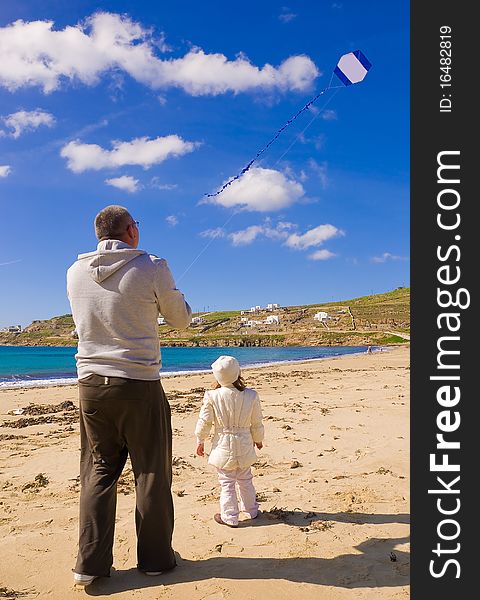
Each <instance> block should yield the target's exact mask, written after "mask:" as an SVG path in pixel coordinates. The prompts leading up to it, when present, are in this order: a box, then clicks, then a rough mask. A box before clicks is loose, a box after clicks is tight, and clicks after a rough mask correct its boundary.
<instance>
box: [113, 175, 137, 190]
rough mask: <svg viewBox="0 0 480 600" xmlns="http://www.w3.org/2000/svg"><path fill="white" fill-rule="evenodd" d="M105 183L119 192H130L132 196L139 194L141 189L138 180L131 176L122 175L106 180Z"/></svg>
mask: <svg viewBox="0 0 480 600" xmlns="http://www.w3.org/2000/svg"><path fill="white" fill-rule="evenodd" d="M105 183H106V184H108V185H111V186H113V187H116V188H118V189H119V190H124V191H125V192H130V193H131V194H133V193H135V192H138V190H139V189H140V186H139V181H138V179H135V178H134V177H132V176H131V175H122V176H121V177H113V178H112V179H105Z"/></svg>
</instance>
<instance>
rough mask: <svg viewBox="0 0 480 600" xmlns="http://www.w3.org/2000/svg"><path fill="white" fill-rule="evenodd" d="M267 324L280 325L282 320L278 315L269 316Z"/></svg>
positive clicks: (266, 320)
mask: <svg viewBox="0 0 480 600" xmlns="http://www.w3.org/2000/svg"><path fill="white" fill-rule="evenodd" d="M265 323H266V324H267V325H279V324H280V319H279V318H278V316H277V315H268V317H267V318H266V319H265Z"/></svg>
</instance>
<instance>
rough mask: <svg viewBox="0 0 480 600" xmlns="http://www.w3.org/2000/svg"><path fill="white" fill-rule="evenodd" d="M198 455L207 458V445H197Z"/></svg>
mask: <svg viewBox="0 0 480 600" xmlns="http://www.w3.org/2000/svg"><path fill="white" fill-rule="evenodd" d="M196 453H197V456H205V444H204V443H203V442H199V443H198V444H197V450H196Z"/></svg>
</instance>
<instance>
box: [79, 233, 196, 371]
mask: <svg viewBox="0 0 480 600" xmlns="http://www.w3.org/2000/svg"><path fill="white" fill-rule="evenodd" d="M67 294H68V298H69V300H70V305H71V307H72V314H73V320H74V322H75V327H76V330H77V333H78V352H77V354H76V359H77V370H78V378H79V379H82V378H83V377H86V376H88V375H91V374H93V373H96V374H98V375H105V376H110V377H126V378H128V379H143V380H155V379H159V378H160V374H159V371H160V368H161V355H160V343H159V339H158V326H157V317H158V315H159V313H160V314H161V315H162V316H163V317H165V320H166V322H167V323H168V324H169V325H170V326H172V327H175V328H176V329H185V328H186V327H188V325H189V324H190V321H191V309H190V307H189V305H188V304H187V303H186V302H185V299H184V297H183V294H182V293H181V292H180V291H179V290H177V289H176V288H175V282H174V280H173V277H172V274H171V273H170V269H169V268H168V265H167V262H166V261H165V260H164V259H163V258H157V257H156V256H152V255H149V254H147V253H146V252H144V251H143V250H136V249H134V248H132V247H131V246H129V245H128V244H126V243H124V242H121V241H118V240H105V241H103V242H100V243H99V244H98V247H97V250H96V252H89V253H87V254H80V255H79V256H78V259H77V261H76V262H75V263H74V264H73V265H72V266H71V267H70V268H69V269H68V271H67Z"/></svg>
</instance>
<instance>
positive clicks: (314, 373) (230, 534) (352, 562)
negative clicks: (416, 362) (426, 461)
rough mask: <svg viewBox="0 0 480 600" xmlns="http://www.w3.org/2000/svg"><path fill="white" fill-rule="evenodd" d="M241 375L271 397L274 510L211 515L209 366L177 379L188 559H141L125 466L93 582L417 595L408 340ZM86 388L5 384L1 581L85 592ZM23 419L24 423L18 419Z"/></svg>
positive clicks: (178, 482) (179, 548)
mask: <svg viewBox="0 0 480 600" xmlns="http://www.w3.org/2000/svg"><path fill="white" fill-rule="evenodd" d="M244 374H245V378H246V381H247V385H250V386H252V387H254V388H255V389H256V390H257V391H258V392H259V394H260V398H261V400H262V407H263V414H264V423H265V428H266V439H265V446H264V449H263V450H262V451H261V452H259V453H258V462H257V463H256V464H255V466H254V481H255V486H256V489H257V494H258V497H259V501H260V504H261V509H262V511H263V514H262V515H261V516H260V517H259V519H258V520H255V522H253V523H251V522H244V523H242V526H241V527H239V528H238V530H229V529H227V528H224V527H222V526H219V525H217V524H216V523H215V522H214V521H213V519H212V516H213V513H214V512H215V511H216V510H217V504H218V483H217V478H216V474H215V473H214V472H213V470H212V468H211V467H209V466H208V465H207V464H206V461H205V460H204V459H200V458H198V457H196V456H195V454H194V442H195V440H194V435H193V430H194V426H195V422H196V419H197V416H198V410H199V408H200V405H201V401H202V397H203V390H204V389H206V388H211V387H212V385H213V381H212V376H211V374H209V373H207V374H198V373H195V374H193V373H192V374H189V375H176V376H173V377H168V378H165V379H164V381H163V384H164V387H165V391H166V393H167V396H168V398H169V401H170V405H171V409H172V425H173V444H174V445H173V454H174V461H173V469H174V480H173V486H172V490H173V498H174V503H175V511H176V521H175V533H174V548H175V550H176V552H177V553H178V554H177V561H178V564H179V566H178V568H177V569H175V570H174V571H173V572H171V573H168V574H165V575H162V576H161V577H160V578H145V576H143V575H141V574H139V573H138V572H137V571H136V569H135V564H136V561H135V532H134V524H133V510H134V495H135V494H134V490H135V486H134V481H133V476H132V472H131V468H130V466H129V464H128V463H127V467H126V468H125V470H124V473H123V474H122V476H121V478H120V481H119V486H118V496H117V500H118V509H117V517H118V518H117V527H116V543H115V549H114V554H115V560H114V567H115V570H114V571H113V572H112V576H111V577H110V578H109V579H101V580H99V581H98V582H95V583H94V584H92V585H95V589H94V588H93V587H92V589H91V593H93V594H94V595H97V596H102V597H103V596H104V595H105V596H111V595H114V596H115V598H118V599H119V600H126V599H128V598H131V596H132V591H133V590H136V589H139V590H140V591H139V592H138V593H140V594H141V597H142V599H145V600H157V599H158V598H159V597H162V598H166V599H167V600H170V599H171V600H173V599H175V600H202V599H203V598H207V597H208V598H219V599H221V598H228V597H233V596H235V597H236V598H238V599H239V600H252V598H254V597H255V598H257V597H262V598H264V599H265V600H278V599H279V598H288V599H289V600H290V599H292V600H300V599H301V600H316V599H317V598H318V597H322V598H325V599H326V600H344V599H348V600H353V599H354V600H359V599H361V600H371V599H373V600H377V599H382V600H384V599H388V600H390V599H391V600H393V599H395V600H397V599H400V598H401V599H406V598H408V594H409V591H408V584H409V552H408V548H409V546H408V541H409V525H408V522H409V516H408V512H409V480H408V477H409V408H408V386H409V350H408V348H407V347H399V348H395V349H392V350H389V351H388V352H378V353H373V354H367V353H361V354H356V355H348V356H341V357H335V358H329V359H320V360H318V359H317V360H309V361H303V362H299V363H295V364H283V365H275V366H274V367H254V368H249V369H245V373H244ZM76 388H77V386H76V385H70V386H61V387H49V388H42V389H39V388H31V389H14V390H2V391H1V392H0V398H1V399H2V409H1V410H2V423H1V424H0V489H1V490H2V504H1V505H0V552H1V553H2V556H4V557H5V560H4V561H2V563H1V564H0V580H1V582H2V585H4V586H6V587H7V588H8V589H9V590H17V591H19V592H21V591H25V590H28V591H29V593H31V594H32V596H36V597H41V598H43V597H49V598H51V599H52V600H70V599H72V600H73V599H75V598H78V594H79V592H78V591H75V590H74V589H73V588H72V581H71V579H72V577H71V570H70V569H71V567H72V566H73V563H74V557H75V553H76V538H77V514H78V493H79V482H78V461H79V453H78V448H79V431H78V422H77V417H76V411H75V407H76V406H77V405H78V402H77V397H76V396H77V390H76ZM65 403H67V404H65ZM31 405H34V406H35V407H36V408H37V409H38V411H39V412H38V413H34V414H32V416H30V417H28V416H27V417H25V416H24V415H22V416H16V415H12V414H10V415H9V414H8V412H9V411H11V410H13V409H18V408H25V407H28V406H31ZM61 406H63V407H64V409H62V410H60V408H59V407H61ZM49 407H50V408H49ZM54 409H55V410H56V411H57V412H51V411H53V410H54ZM45 410H47V412H44V411H45ZM48 410H50V412H48ZM16 421H17V422H20V424H21V425H22V426H21V427H18V426H12V425H15V422H16ZM208 450H209V448H208V443H207V451H208ZM40 475H41V476H40ZM391 552H393V553H394V555H395V557H396V560H395V561H392V560H391V558H390V553H391ZM252 586H254V587H253V588H252ZM252 589H254V590H255V595H253V596H252Z"/></svg>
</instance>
